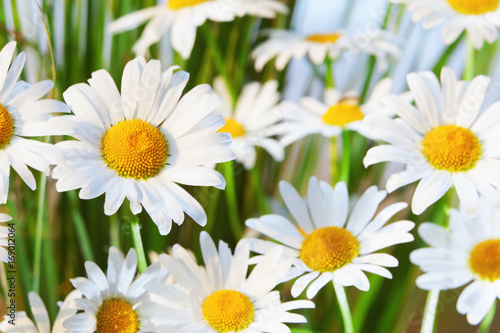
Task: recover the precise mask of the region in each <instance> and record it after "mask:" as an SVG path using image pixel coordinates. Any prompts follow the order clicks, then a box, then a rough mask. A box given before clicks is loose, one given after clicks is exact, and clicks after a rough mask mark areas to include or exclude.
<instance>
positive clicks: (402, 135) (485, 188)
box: [364, 68, 500, 215]
mask: <svg viewBox="0 0 500 333" xmlns="http://www.w3.org/2000/svg"><path fill="white" fill-rule="evenodd" d="M407 82H408V86H409V88H410V91H411V93H412V94H413V97H414V99H415V102H416V105H417V107H414V106H413V105H411V104H410V103H408V102H405V101H404V100H402V99H401V98H400V97H397V96H389V97H388V98H387V100H388V102H389V103H390V104H392V105H393V107H394V109H395V110H396V113H397V115H398V116H399V117H398V118H396V119H391V118H388V117H380V116H379V117H377V116H373V117H367V118H366V119H365V121H366V122H367V123H368V124H370V125H371V126H372V131H373V133H374V136H376V137H378V138H379V139H380V140H383V141H386V142H388V143H389V145H380V146H376V147H373V148H371V149H370V150H369V151H368V152H367V154H366V156H365V158H364V164H365V166H368V165H372V164H376V163H380V162H388V161H391V162H399V163H403V164H406V170H405V171H403V172H400V173H396V174H393V175H392V176H391V177H390V178H389V179H388V181H387V185H386V188H387V191H388V192H392V191H394V190H395V189H397V188H399V187H401V186H404V185H407V184H410V183H413V182H415V181H417V180H420V179H421V181H420V182H419V184H418V186H417V189H416V190H415V194H414V195H413V199H412V211H413V212H414V213H415V214H421V213H422V212H423V211H424V210H425V209H426V208H427V207H429V206H430V205H432V204H433V203H434V202H436V201H437V200H438V199H439V198H441V197H442V196H443V195H444V194H445V193H446V192H447V191H448V190H449V189H450V187H451V186H452V184H453V185H454V187H455V189H456V191H457V194H458V197H459V198H460V201H461V203H462V204H463V205H464V206H465V209H466V211H467V213H468V214H470V215H475V214H476V212H477V206H478V200H479V199H478V193H481V194H482V195H484V196H485V197H487V198H488V200H489V201H490V202H491V203H493V204H494V205H495V206H497V207H498V206H500V194H499V193H498V192H497V190H496V188H500V179H499V178H498V165H499V163H500V159H499V157H500V155H499V151H498V141H499V140H500V136H499V135H500V125H499V124H498V121H499V120H500V102H497V103H495V104H493V105H491V106H490V107H489V108H487V109H486V110H484V111H483V112H482V113H481V114H480V110H481V107H482V104H483V101H484V97H485V94H486V92H487V88H488V85H489V83H490V79H489V78H487V77H485V76H478V77H476V78H475V79H474V80H472V82H470V83H469V82H464V81H458V80H457V78H456V76H455V74H454V73H453V71H452V70H451V69H450V68H443V70H442V71H441V85H440V84H439V81H438V79H437V78H436V76H435V75H434V74H433V73H432V72H422V73H410V74H408V76H407Z"/></svg>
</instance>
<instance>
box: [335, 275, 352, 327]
mask: <svg viewBox="0 0 500 333" xmlns="http://www.w3.org/2000/svg"><path fill="white" fill-rule="evenodd" d="M333 288H334V289H335V295H337V301H338V302H339V306H340V313H341V315H342V320H343V322H344V332H345V333H353V332H354V326H353V322H352V316H351V310H350V309H349V303H348V302H347V296H346V294H345V290H344V287H343V286H341V285H339V284H336V283H335V282H333Z"/></svg>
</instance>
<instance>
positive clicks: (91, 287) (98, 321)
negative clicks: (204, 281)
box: [63, 247, 167, 333]
mask: <svg viewBox="0 0 500 333" xmlns="http://www.w3.org/2000/svg"><path fill="white" fill-rule="evenodd" d="M85 270H86V271H87V276H88V279H87V278H83V277H78V278H75V279H71V283H72V284H73V286H74V287H75V288H76V289H78V290H80V291H81V293H82V294H83V296H84V298H80V299H76V300H74V301H73V302H72V305H71V306H72V307H74V308H75V309H77V310H79V311H83V312H79V313H77V314H75V315H73V316H71V317H69V318H68V319H66V320H65V321H64V323H63V325H64V327H65V328H67V329H70V330H71V332H89V333H91V332H95V331H96V330H97V332H109V333H113V332H116V333H132V332H157V330H156V329H155V328H154V326H153V325H151V324H150V322H149V319H150V317H151V316H152V315H153V314H154V313H155V312H156V311H160V310H162V308H161V307H160V306H159V305H157V304H155V303H152V302H151V301H150V296H149V293H148V292H147V291H146V289H144V285H145V284H146V283H149V282H151V281H162V280H163V279H164V278H165V277H166V275H167V271H166V270H165V268H164V267H162V265H161V263H156V264H153V265H151V266H149V267H148V268H147V269H146V270H145V271H144V272H143V273H142V274H140V275H139V276H138V277H137V278H136V274H137V256H136V253H135V250H134V249H130V251H129V252H128V254H127V257H126V258H125V259H124V258H123V255H122V254H121V253H120V252H119V251H118V250H117V249H116V248H115V247H111V248H110V249H109V257H108V270H107V272H106V274H104V272H103V271H102V270H101V269H100V268H99V267H98V266H97V265H96V264H95V263H93V262H91V261H87V262H86V263H85Z"/></svg>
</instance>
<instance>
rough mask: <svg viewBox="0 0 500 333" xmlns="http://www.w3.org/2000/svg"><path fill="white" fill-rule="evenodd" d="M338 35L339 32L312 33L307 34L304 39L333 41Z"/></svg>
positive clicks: (322, 41)
mask: <svg viewBox="0 0 500 333" xmlns="http://www.w3.org/2000/svg"><path fill="white" fill-rule="evenodd" d="M340 36H341V35H340V34H314V35H310V36H307V37H306V40H308V41H310V42H316V43H335V42H337V40H338V39H339V38H340Z"/></svg>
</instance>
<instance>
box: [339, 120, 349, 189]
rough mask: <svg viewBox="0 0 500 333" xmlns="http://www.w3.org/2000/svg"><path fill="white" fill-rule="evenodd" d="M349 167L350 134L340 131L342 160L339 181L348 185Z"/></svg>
mask: <svg viewBox="0 0 500 333" xmlns="http://www.w3.org/2000/svg"><path fill="white" fill-rule="evenodd" d="M350 166H351V134H350V133H349V131H348V130H343V131H342V159H341V161H340V181H343V182H345V183H346V184H347V185H349V177H350V175H349V174H350Z"/></svg>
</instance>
